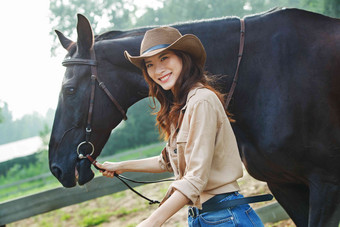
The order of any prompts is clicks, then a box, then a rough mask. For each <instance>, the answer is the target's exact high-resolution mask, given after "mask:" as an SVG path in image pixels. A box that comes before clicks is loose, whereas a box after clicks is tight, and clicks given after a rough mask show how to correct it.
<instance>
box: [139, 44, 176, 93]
mask: <svg viewBox="0 0 340 227" xmlns="http://www.w3.org/2000/svg"><path fill="white" fill-rule="evenodd" d="M145 67H146V70H147V72H148V74H149V76H150V77H151V79H152V80H153V81H155V83H157V84H159V85H160V86H161V87H162V88H163V89H164V90H172V89H173V88H174V86H175V84H176V81H177V79H178V77H179V75H180V74H181V71H182V59H181V58H180V57H178V56H177V55H176V54H175V53H174V52H173V51H171V50H166V51H163V52H161V53H159V54H157V55H155V56H152V57H149V58H145Z"/></svg>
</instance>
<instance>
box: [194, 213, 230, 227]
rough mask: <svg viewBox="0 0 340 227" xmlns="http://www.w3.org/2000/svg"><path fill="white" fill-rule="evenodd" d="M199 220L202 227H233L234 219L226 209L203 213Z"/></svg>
mask: <svg viewBox="0 0 340 227" xmlns="http://www.w3.org/2000/svg"><path fill="white" fill-rule="evenodd" d="M199 220H200V223H201V225H202V226H235V225H234V217H233V215H232V213H231V212H230V211H229V210H228V209H225V210H219V211H213V212H207V213H203V214H201V215H199Z"/></svg>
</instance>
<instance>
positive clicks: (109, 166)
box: [97, 162, 124, 178]
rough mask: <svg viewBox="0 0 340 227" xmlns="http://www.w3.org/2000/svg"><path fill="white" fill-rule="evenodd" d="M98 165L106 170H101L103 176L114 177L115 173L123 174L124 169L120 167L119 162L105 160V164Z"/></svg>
mask: <svg viewBox="0 0 340 227" xmlns="http://www.w3.org/2000/svg"><path fill="white" fill-rule="evenodd" d="M97 166H98V167H99V168H101V169H105V170H106V171H101V173H102V174H103V176H105V177H110V178H113V177H114V174H115V173H117V174H121V173H123V172H124V171H123V170H121V169H120V168H119V162H104V163H103V164H100V163H97Z"/></svg>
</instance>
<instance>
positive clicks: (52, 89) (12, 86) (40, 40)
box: [0, 0, 155, 119]
mask: <svg viewBox="0 0 340 227" xmlns="http://www.w3.org/2000/svg"><path fill="white" fill-rule="evenodd" d="M151 1H152V0H151ZM146 2H147V4H148V5H150V0H148V1H146V0H138V4H146ZM152 2H155V1H152ZM48 15H49V1H47V0H32V1H27V0H5V1H1V3H0V25H1V26H0V28H1V30H0V31H1V32H0V44H1V45H0V50H1V53H0V58H1V59H0V60H1V61H0V68H1V73H0V106H1V105H3V103H4V102H6V103H7V104H8V107H9V110H10V111H11V112H12V115H13V117H14V119H18V118H21V117H22V116H23V115H25V114H31V113H33V112H38V113H39V114H41V115H43V116H44V115H45V114H46V112H47V110H48V109H49V108H53V109H56V106H57V102H58V94H59V90H60V88H61V82H62V78H63V74H64V71H65V68H64V67H62V65H61V62H62V59H63V58H64V55H65V54H66V51H65V50H64V49H63V48H61V47H60V48H59V49H58V50H57V54H56V55H57V56H56V57H51V53H50V48H51V45H52V37H51V36H50V35H49V33H50V31H51V30H52V29H53V28H52V26H51V25H50V24H49V19H48ZM75 20H76V15H75Z"/></svg>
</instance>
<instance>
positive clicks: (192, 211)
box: [188, 191, 237, 217]
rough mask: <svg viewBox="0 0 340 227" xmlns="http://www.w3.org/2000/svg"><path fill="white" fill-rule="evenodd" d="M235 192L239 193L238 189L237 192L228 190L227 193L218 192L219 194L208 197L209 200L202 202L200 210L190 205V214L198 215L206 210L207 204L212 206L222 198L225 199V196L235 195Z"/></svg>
mask: <svg viewBox="0 0 340 227" xmlns="http://www.w3.org/2000/svg"><path fill="white" fill-rule="evenodd" d="M233 194H235V195H237V191H236V192H227V193H223V194H218V195H215V196H213V197H211V198H210V199H208V200H207V201H205V202H204V203H202V210H200V209H198V208H196V207H191V206H189V209H188V212H189V215H190V216H192V217H197V216H198V215H199V214H202V213H204V212H206V211H205V210H204V207H205V206H210V205H211V204H216V203H218V202H220V201H221V200H222V199H224V198H225V197H227V196H230V195H233Z"/></svg>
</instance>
